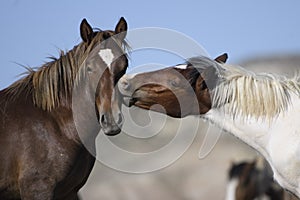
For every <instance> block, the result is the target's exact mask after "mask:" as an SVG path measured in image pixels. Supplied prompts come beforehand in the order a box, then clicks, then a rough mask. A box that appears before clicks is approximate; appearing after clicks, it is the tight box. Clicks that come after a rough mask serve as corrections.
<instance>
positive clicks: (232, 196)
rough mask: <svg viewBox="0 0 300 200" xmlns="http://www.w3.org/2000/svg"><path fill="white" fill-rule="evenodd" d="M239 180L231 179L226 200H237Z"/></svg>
mask: <svg viewBox="0 0 300 200" xmlns="http://www.w3.org/2000/svg"><path fill="white" fill-rule="evenodd" d="M238 183H239V180H238V179H236V178H234V179H231V180H230V181H229V183H228V185H227V191H226V198H225V200H235V191H236V187H237V186H238Z"/></svg>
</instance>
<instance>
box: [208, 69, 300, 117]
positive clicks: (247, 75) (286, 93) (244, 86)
mask: <svg viewBox="0 0 300 200" xmlns="http://www.w3.org/2000/svg"><path fill="white" fill-rule="evenodd" d="M217 68H218V69H217V71H218V76H219V78H220V80H219V82H218V83H217V86H216V88H215V89H214V92H213V107H221V106H224V105H225V104H226V112H227V113H229V114H230V115H232V116H233V117H236V116H241V117H242V118H248V117H254V118H256V119H259V118H262V119H267V120H272V119H273V118H274V117H276V116H278V114H279V113H282V112H284V111H286V110H287V109H288V107H289V105H290V100H291V99H290V97H291V94H292V93H295V94H296V95H298V96H299V94H300V82H299V78H300V77H299V75H298V73H297V75H296V76H295V77H293V78H287V77H283V76H278V75H274V74H266V73H261V74H255V73H253V72H250V71H247V70H245V69H243V68H241V67H237V66H231V65H227V64H222V65H218V66H217Z"/></svg>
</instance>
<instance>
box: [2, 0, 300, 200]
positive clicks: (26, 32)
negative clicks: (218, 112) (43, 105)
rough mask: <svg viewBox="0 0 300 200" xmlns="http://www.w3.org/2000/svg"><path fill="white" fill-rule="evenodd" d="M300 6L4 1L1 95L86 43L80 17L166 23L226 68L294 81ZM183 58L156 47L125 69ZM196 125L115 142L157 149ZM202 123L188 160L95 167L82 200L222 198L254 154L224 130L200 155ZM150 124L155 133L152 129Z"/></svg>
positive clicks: (138, 24)
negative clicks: (136, 168)
mask: <svg viewBox="0 0 300 200" xmlns="http://www.w3.org/2000/svg"><path fill="white" fill-rule="evenodd" d="M299 8H300V1H299V0H287V1H276V2H275V1H260V0H253V1H238V0H228V1H221V0H219V1H217V0H210V1H180V2H175V1H155V0H153V1H136V0H133V1H119V2H118V1H96V0H86V1H80V2H79V1H76V2H74V1H71V0H64V1H33V0H26V1H25V0H8V1H2V2H1V6H0V15H1V18H0V26H1V37H0V44H1V46H0V52H1V53H0V72H1V73H0V89H3V88H5V87H7V86H8V85H10V84H11V83H13V82H14V81H15V80H17V79H18V78H19V77H18V75H19V74H21V73H22V72H24V71H25V69H24V68H22V67H21V66H20V65H25V66H30V67H39V66H41V65H42V64H44V63H45V62H47V61H49V59H47V57H51V56H55V57H58V55H59V51H60V50H65V51H66V50H69V49H72V48H73V46H75V45H77V44H78V43H79V42H81V39H80V35H79V24H80V22H81V20H82V19H83V18H87V20H88V21H89V23H90V24H91V25H92V26H93V27H98V28H101V29H103V30H105V29H113V28H114V27H115V25H116V23H117V22H118V20H119V18H120V17H122V16H123V17H125V19H126V20H127V23H128V26H129V29H136V28H144V27H161V28H167V29H171V30H175V31H178V32H180V33H182V34H184V35H186V36H188V37H190V38H192V39H193V40H195V42H197V43H199V44H200V45H202V47H203V48H204V49H205V50H206V52H207V53H208V55H209V56H211V57H212V58H214V57H216V56H218V55H220V54H222V53H224V52H227V53H228V55H229V60H228V63H234V64H240V65H242V66H244V67H247V68H248V69H251V70H254V71H264V72H275V73H280V74H289V75H293V74H294V72H295V70H299V65H300V42H299V35H300V26H299V24H300V21H299V20H300V18H299ZM146 39H147V38H145V40H146ZM129 43H130V41H129ZM182 61H183V58H180V57H176V56H172V55H167V54H162V53H161V52H160V51H155V50H153V51H152V52H149V51H145V52H143V51H138V52H132V54H131V60H130V66H129V69H128V71H129V72H130V71H131V70H133V69H134V68H135V67H138V66H140V65H144V64H147V63H160V64H161V65H160V67H164V66H170V65H174V64H178V63H181V62H182ZM123 109H125V110H126V109H127V108H123ZM130 114H131V115H132V116H135V117H136V118H138V119H141V120H143V119H145V122H141V123H142V124H143V123H144V124H147V123H148V122H149V119H148V117H149V113H148V112H145V111H142V110H140V109H137V108H133V110H131V111H130ZM155 115H157V116H156V117H157V118H159V117H161V115H159V114H154V116H155ZM195 120H196V121H198V119H196V118H195V117H187V118H185V119H182V120H178V119H172V118H167V119H166V123H165V125H164V127H163V128H162V129H161V130H160V131H159V133H157V134H156V135H155V136H154V137H155V141H154V142H152V143H151V142H149V141H148V140H147V139H144V140H138V139H136V138H135V139H133V138H131V137H129V136H128V135H127V134H126V133H124V134H121V135H118V136H117V137H114V138H111V141H113V142H114V143H115V144H117V145H121V146H122V145H123V146H124V147H125V146H126V147H130V148H131V147H132V148H131V149H130V148H129V149H130V150H132V151H137V150H138V151H143V149H146V150H147V149H149V148H150V149H152V150H154V149H155V148H160V147H161V141H164V143H163V144H165V143H167V142H168V141H170V140H171V139H172V138H173V137H174V134H175V133H176V125H177V124H178V123H185V124H187V125H189V124H191V126H192V124H194V123H195ZM199 127H200V128H199V130H198V132H197V135H196V138H195V140H194V141H193V143H192V145H191V146H190V147H189V148H188V149H187V151H186V152H185V153H184V154H183V156H181V157H180V158H179V159H178V160H177V161H176V162H174V163H173V164H172V165H170V166H168V167H166V168H164V169H161V170H159V171H155V172H151V173H146V174H130V173H123V172H119V171H116V170H114V169H111V168H109V167H107V166H105V165H103V164H101V163H100V162H97V163H96V165H95V167H94V170H93V172H92V174H91V176H90V178H89V181H88V183H87V184H86V185H85V187H84V188H83V189H82V190H81V196H82V199H89V200H96V199H107V200H127V199H128V200H135V199H137V200H139V199H143V200H148V199H149V200H150V199H165V200H168V199H172V200H177V199H178V200H182V199H190V200H194V199H195V200H196V199H224V197H225V191H226V181H227V171H228V168H229V167H230V165H231V163H232V162H237V161H240V160H252V159H253V158H255V157H257V156H258V155H257V153H256V152H255V151H254V150H252V149H251V148H249V147H248V146H247V145H245V144H243V143H242V142H241V141H239V140H237V139H236V138H234V137H232V136H230V135H228V134H227V133H222V135H221V137H220V139H219V140H218V142H217V144H216V146H215V147H214V148H213V150H212V152H211V153H210V154H209V155H208V156H206V157H205V158H203V159H199V158H198V153H199V149H200V146H201V144H202V141H203V138H204V136H205V133H206V130H207V123H206V122H202V121H201V122H200V126H199ZM148 128H149V129H151V128H153V129H155V123H153V124H152V125H151V127H148ZM155 130H156V129H155ZM185 131H187V132H188V131H189V130H188V129H187V130H185ZM211 132H212V134H214V131H211ZM215 132H216V133H218V132H219V130H217V129H216V130H215ZM145 144H147V145H146V146H147V147H145ZM105 156H114V155H109V154H108V155H105Z"/></svg>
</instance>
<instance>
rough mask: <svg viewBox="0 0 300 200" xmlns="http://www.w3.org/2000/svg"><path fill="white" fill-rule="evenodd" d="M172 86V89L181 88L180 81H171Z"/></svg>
mask: <svg viewBox="0 0 300 200" xmlns="http://www.w3.org/2000/svg"><path fill="white" fill-rule="evenodd" d="M170 84H171V86H172V87H178V86H179V83H178V81H175V80H171V81H170Z"/></svg>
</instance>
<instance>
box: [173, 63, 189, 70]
mask: <svg viewBox="0 0 300 200" xmlns="http://www.w3.org/2000/svg"><path fill="white" fill-rule="evenodd" d="M187 66H188V65H187V64H182V65H176V66H174V67H175V68H177V69H186V68H187Z"/></svg>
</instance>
